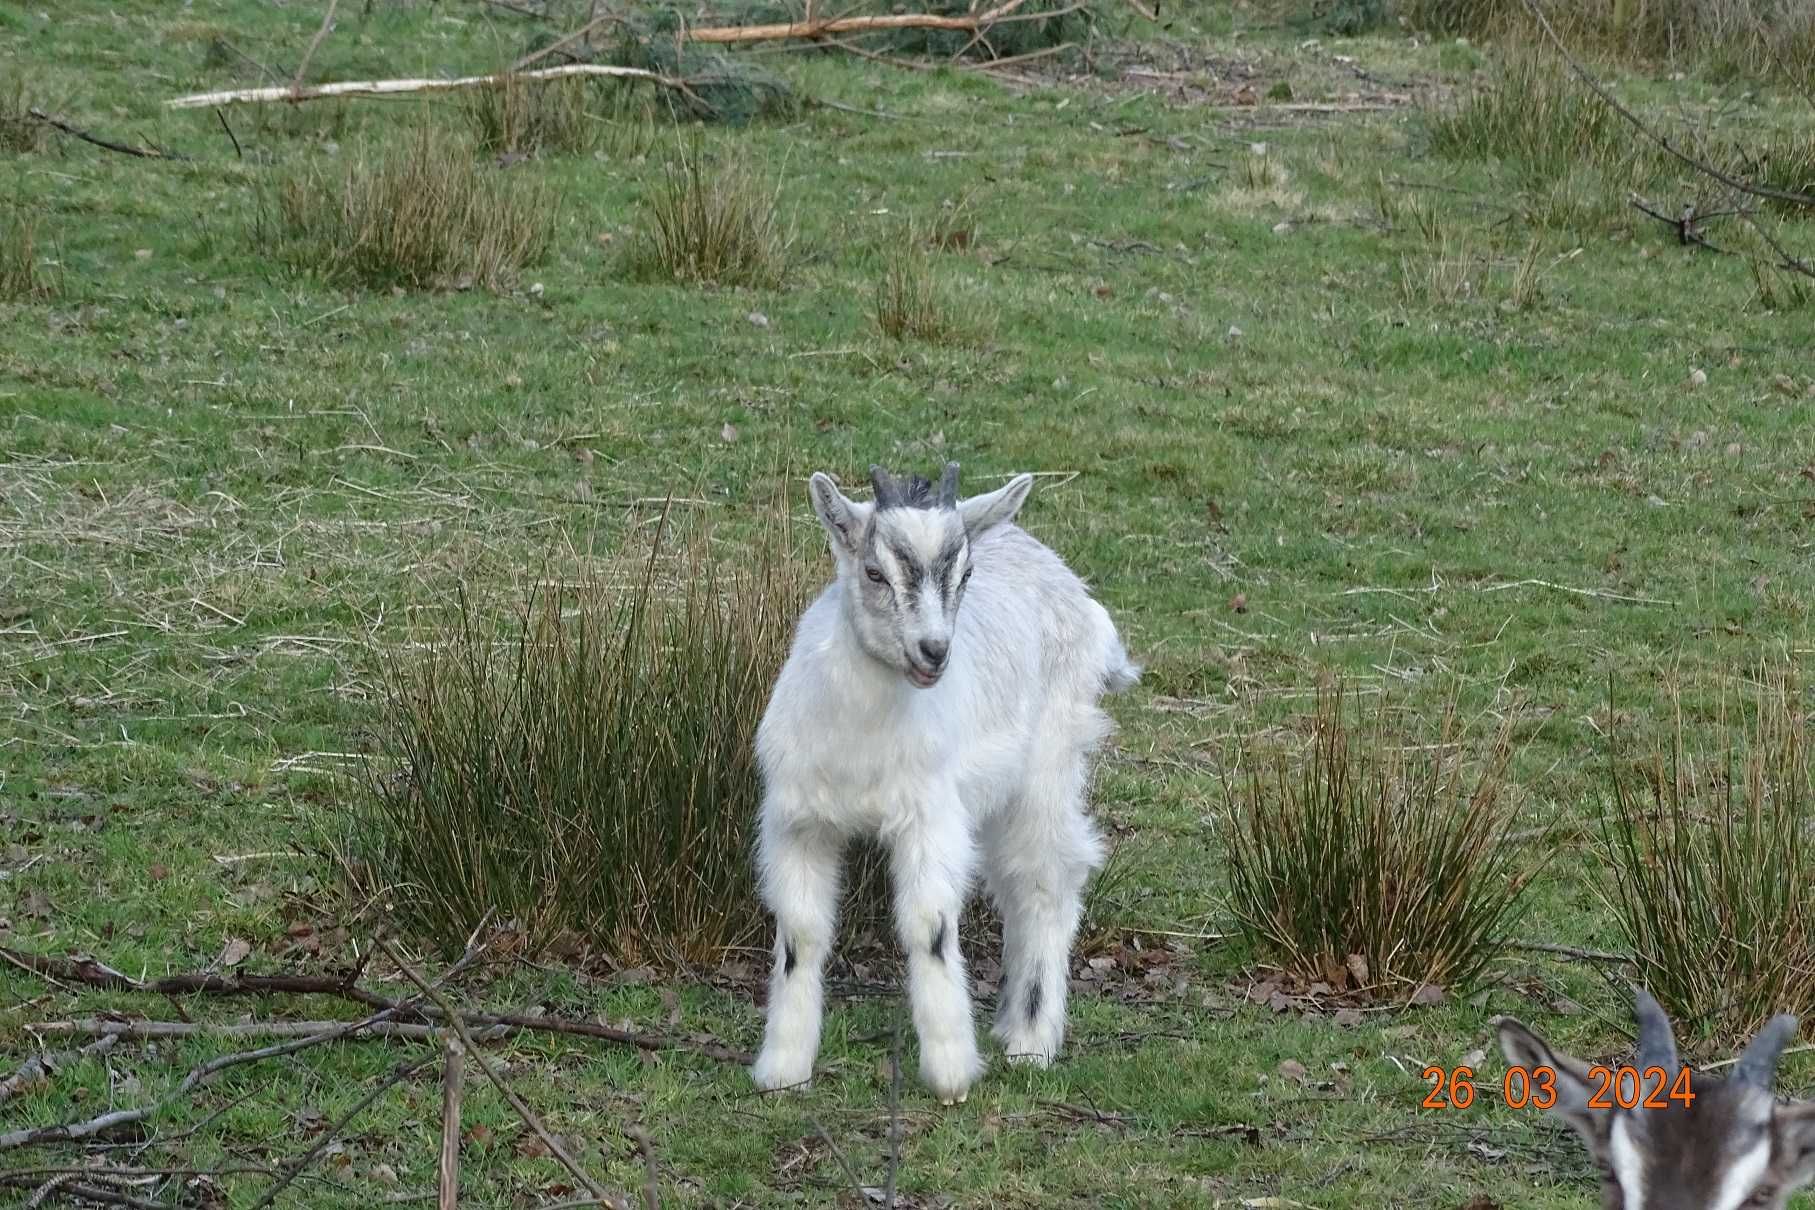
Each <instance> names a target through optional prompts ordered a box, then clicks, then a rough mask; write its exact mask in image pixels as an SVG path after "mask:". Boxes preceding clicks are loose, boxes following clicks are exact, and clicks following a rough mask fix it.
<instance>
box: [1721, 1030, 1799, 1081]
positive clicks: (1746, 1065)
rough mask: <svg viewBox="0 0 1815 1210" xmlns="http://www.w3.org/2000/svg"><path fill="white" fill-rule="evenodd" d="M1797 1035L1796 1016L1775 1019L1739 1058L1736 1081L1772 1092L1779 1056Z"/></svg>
mask: <svg viewBox="0 0 1815 1210" xmlns="http://www.w3.org/2000/svg"><path fill="white" fill-rule="evenodd" d="M1795 1036H1796V1018H1795V1017H1793V1016H1791V1015H1790V1014H1789V1013H1780V1014H1779V1015H1777V1016H1775V1017H1772V1018H1771V1020H1770V1021H1769V1022H1768V1023H1767V1024H1766V1025H1765V1027H1764V1028H1763V1029H1761V1030H1759V1031H1758V1036H1757V1037H1756V1038H1753V1039H1752V1042H1751V1044H1750V1045H1748V1046H1747V1047H1746V1049H1745V1052H1744V1053H1743V1054H1741V1055H1740V1056H1739V1062H1737V1063H1735V1064H1734V1065H1733V1078H1734V1079H1736V1080H1738V1081H1740V1082H1741V1083H1742V1084H1750V1085H1752V1086H1753V1087H1754V1088H1763V1089H1765V1090H1767V1091H1769V1090H1770V1087H1771V1085H1772V1083H1773V1082H1774V1081H1775V1080H1776V1079H1777V1056H1778V1055H1780V1054H1782V1053H1783V1048H1784V1045H1785V1044H1786V1043H1788V1042H1789V1040H1790V1039H1791V1038H1793V1037H1795Z"/></svg>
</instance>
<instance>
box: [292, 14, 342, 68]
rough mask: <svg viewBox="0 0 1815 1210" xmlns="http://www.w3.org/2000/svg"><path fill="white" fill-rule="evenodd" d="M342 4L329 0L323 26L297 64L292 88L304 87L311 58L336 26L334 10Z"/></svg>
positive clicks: (322, 19) (317, 31)
mask: <svg viewBox="0 0 1815 1210" xmlns="http://www.w3.org/2000/svg"><path fill="white" fill-rule="evenodd" d="M339 6H340V0H328V11H327V12H326V13H324V14H323V15H322V18H321V28H320V29H318V30H316V31H315V37H313V38H312V39H310V40H309V49H308V50H305V51H304V52H303V57H302V62H301V63H298V64H297V65H296V78H295V79H293V80H291V81H290V87H291V89H292V90H295V89H298V88H301V87H302V82H303V75H304V73H306V72H307V71H308V70H309V60H310V59H313V58H314V57H315V48H316V47H318V46H320V45H321V40H322V39H323V38H325V37H327V36H328V31H329V30H330V29H332V28H333V27H334V10H335V9H336V8H338V7H339Z"/></svg>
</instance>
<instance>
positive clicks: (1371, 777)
mask: <svg viewBox="0 0 1815 1210" xmlns="http://www.w3.org/2000/svg"><path fill="white" fill-rule="evenodd" d="M1305 721H1306V722H1307V724H1308V726H1309V730H1310V740H1309V744H1308V746H1307V747H1305V748H1304V749H1303V750H1300V751H1285V750H1282V749H1281V748H1279V747H1278V746H1277V745H1270V744H1267V743H1265V742H1263V741H1262V740H1260V739H1257V738H1252V737H1251V738H1249V739H1247V740H1245V741H1244V742H1243V744H1242V745H1241V748H1240V750H1239V751H1238V752H1237V753H1236V759H1235V762H1234V764H1233V765H1232V766H1231V768H1232V770H1233V771H1232V772H1231V773H1230V774H1229V775H1228V777H1227V778H1226V779H1225V781H1224V810H1223V811H1222V813H1221V814H1220V816H1219V821H1218V822H1219V826H1220V829H1221V832H1222V840H1223V844H1224V847H1225V849H1226V852H1227V861H1228V867H1229V888H1230V890H1229V894H1230V901H1231V905H1232V907H1233V908H1234V911H1235V916H1236V919H1237V920H1238V922H1239V923H1240V926H1241V929H1242V931H1243V932H1244V933H1246V934H1247V935H1248V936H1249V938H1250V939H1252V940H1253V941H1254V942H1255V943H1256V944H1257V945H1258V946H1259V947H1260V948H1261V949H1262V951H1263V952H1264V953H1265V954H1266V955H1267V956H1268V958H1269V959H1270V960H1273V961H1277V962H1278V963H1280V964H1281V965H1282V966H1283V967H1285V968H1286V969H1287V970H1289V971H1290V972H1292V973H1293V974H1294V975H1296V976H1298V977H1299V978H1301V979H1304V980H1306V981H1307V982H1323V983H1327V984H1329V985H1330V987H1332V988H1333V989H1336V990H1342V989H1344V988H1351V989H1355V990H1361V991H1367V992H1372V993H1375V994H1379V995H1382V996H1387V997H1399V996H1404V995H1406V994H1408V993H1410V992H1412V991H1413V990H1414V989H1416V988H1418V987H1420V986H1422V985H1426V984H1435V985H1440V986H1458V985H1464V984H1467V983H1469V982H1471V981H1472V980H1474V979H1475V978H1476V977H1477V976H1478V975H1480V974H1481V973H1482V971H1483V970H1484V969H1485V968H1486V966H1487V965H1488V964H1489V963H1490V962H1491V961H1493V959H1494V958H1495V957H1496V956H1497V955H1498V954H1499V952H1500V943H1501V939H1502V936H1503V933H1502V928H1503V926H1504V925H1505V923H1506V921H1507V919H1508V917H1509V915H1510V914H1511V912H1512V910H1513V908H1514V906H1515V905H1516V904H1517V902H1518V900H1519V897H1520V895H1521V894H1522V892H1523V890H1524V888H1525V886H1526V884H1527V882H1528V881H1529V880H1530V878H1531V876H1532V871H1530V870H1529V869H1526V868H1525V866H1526V862H1525V860H1524V858H1525V854H1524V853H1523V852H1522V851H1521V850H1519V849H1518V848H1517V847H1515V846H1514V845H1513V844H1512V843H1510V841H1509V840H1508V832H1509V830H1510V828H1511V825H1512V824H1513V823H1514V822H1515V820H1516V816H1517V811H1516V808H1515V807H1514V806H1513V805H1512V804H1510V803H1509V802H1508V800H1507V797H1506V796H1505V795H1504V794H1503V793H1502V792H1503V790H1504V789H1505V786H1506V771H1507V764H1508V761H1509V759H1510V757H1511V754H1512V748H1511V726H1512V723H1511V721H1510V719H1509V720H1508V721H1506V722H1503V723H1502V724H1501V726H1500V728H1499V729H1498V730H1497V731H1496V732H1495V733H1494V734H1493V735H1492V736H1491V737H1489V738H1488V739H1487V740H1486V741H1485V742H1484V743H1480V744H1471V743H1470V742H1469V737H1468V736H1467V734H1466V733H1465V730H1464V728H1463V727H1462V725H1461V723H1460V721H1459V719H1458V716H1457V713H1456V709H1455V706H1454V703H1453V702H1452V703H1450V704H1449V706H1448V707H1447V708H1446V709H1445V711H1444V713H1443V716H1442V719H1441V721H1440V723H1439V724H1438V725H1437V727H1436V728H1435V730H1434V733H1433V732H1422V733H1406V732H1402V731H1401V730H1400V729H1399V728H1398V727H1396V726H1394V725H1392V723H1391V720H1390V716H1389V713H1388V708H1387V707H1386V706H1385V705H1384V704H1383V705H1382V706H1380V707H1379V708H1378V712H1377V713H1376V714H1375V715H1374V717H1373V718H1372V719H1371V720H1369V719H1364V718H1363V717H1361V713H1360V707H1359V706H1357V707H1356V708H1355V711H1354V717H1352V718H1351V717H1350V716H1349V712H1348V711H1347V710H1346V709H1345V703H1344V699H1343V694H1342V691H1341V690H1340V689H1339V688H1338V689H1325V690H1324V691H1322V692H1321V693H1320V695H1319V700H1318V704H1317V710H1316V713H1315V714H1314V715H1313V716H1312V717H1310V718H1309V719H1308V720H1305Z"/></svg>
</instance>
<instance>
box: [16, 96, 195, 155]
mask: <svg viewBox="0 0 1815 1210" xmlns="http://www.w3.org/2000/svg"><path fill="white" fill-rule="evenodd" d="M25 112H26V116H28V117H31V118H34V119H36V120H37V121H40V122H43V123H44V124H45V125H46V126H51V127H54V128H56V129H57V130H61V131H62V132H63V133H64V134H67V135H71V136H73V137H75V138H78V139H81V140H82V141H83V142H84V143H92V144H94V145H95V146H96V147H100V148H102V149H104V150H106V151H117V152H119V153H120V154H121V155H132V156H137V157H138V158H139V159H141V160H186V159H188V158H189V157H188V156H186V155H178V154H177V153H176V152H174V151H165V150H164V149H163V148H162V147H151V146H146V147H134V146H133V145H132V144H130V143H116V142H114V141H113V140H112V139H104V138H102V137H101V136H100V135H97V134H90V133H88V131H86V130H83V129H82V128H81V127H80V126H72V125H71V124H70V123H68V122H66V121H64V120H63V119H62V118H57V117H52V116H51V115H50V114H47V113H45V112H44V111H43V110H42V109H39V108H37V107H36V106H33V107H32V108H30V109H28V110H26V111H25Z"/></svg>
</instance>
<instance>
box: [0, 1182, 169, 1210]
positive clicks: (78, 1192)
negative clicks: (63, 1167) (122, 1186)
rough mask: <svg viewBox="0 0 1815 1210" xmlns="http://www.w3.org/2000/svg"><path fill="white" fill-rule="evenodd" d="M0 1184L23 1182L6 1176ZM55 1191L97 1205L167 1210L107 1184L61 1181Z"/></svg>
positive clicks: (162, 1204) (15, 1184)
mask: <svg viewBox="0 0 1815 1210" xmlns="http://www.w3.org/2000/svg"><path fill="white" fill-rule="evenodd" d="M0 1184H6V1185H12V1186H13V1187H15V1188H17V1187H19V1186H20V1185H21V1184H23V1182H21V1181H17V1180H14V1179H13V1178H12V1177H10V1176H6V1177H0ZM53 1191H54V1192H57V1193H63V1194H67V1195H68V1196H70V1197H72V1198H75V1199H77V1200H79V1201H84V1202H93V1203H95V1204H96V1205H97V1206H133V1207H138V1208H142V1210H165V1206H164V1203H163V1202H148V1201H146V1200H145V1199H143V1198H138V1197H134V1196H132V1194H130V1193H121V1192H119V1191H118V1190H117V1189H109V1188H107V1187H106V1186H105V1185H84V1184H80V1183H78V1182H75V1181H59V1182H58V1183H57V1184H56V1185H55V1186H54V1189H53Z"/></svg>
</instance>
